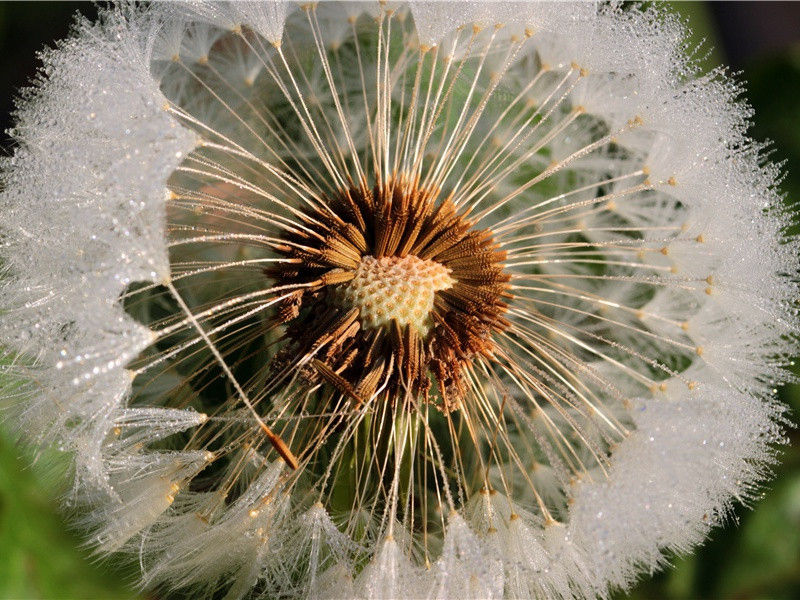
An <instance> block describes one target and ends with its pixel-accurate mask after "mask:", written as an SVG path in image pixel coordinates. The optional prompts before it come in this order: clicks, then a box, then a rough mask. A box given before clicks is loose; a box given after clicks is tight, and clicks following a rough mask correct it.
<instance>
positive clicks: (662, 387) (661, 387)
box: [658, 383, 667, 392]
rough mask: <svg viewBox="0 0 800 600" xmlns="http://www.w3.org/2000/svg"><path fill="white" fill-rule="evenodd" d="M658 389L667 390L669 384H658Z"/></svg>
mask: <svg viewBox="0 0 800 600" xmlns="http://www.w3.org/2000/svg"><path fill="white" fill-rule="evenodd" d="M658 389H660V390H661V391H662V392H666V391H667V384H666V383H662V384H661V385H659V386H658Z"/></svg>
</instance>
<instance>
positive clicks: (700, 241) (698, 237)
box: [694, 233, 706, 244]
mask: <svg viewBox="0 0 800 600" xmlns="http://www.w3.org/2000/svg"><path fill="white" fill-rule="evenodd" d="M694 241H696V242H697V243H698V244H702V243H703V242H705V241H706V238H704V237H703V234H702V233H701V234H700V235H698V236H697V237H696V238H694Z"/></svg>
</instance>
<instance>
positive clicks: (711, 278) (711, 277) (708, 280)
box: [706, 275, 714, 285]
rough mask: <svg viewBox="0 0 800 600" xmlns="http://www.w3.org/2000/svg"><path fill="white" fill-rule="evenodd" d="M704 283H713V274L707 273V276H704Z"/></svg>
mask: <svg viewBox="0 0 800 600" xmlns="http://www.w3.org/2000/svg"><path fill="white" fill-rule="evenodd" d="M706 283H707V284H708V285H714V276H713V275H709V276H708V277H706Z"/></svg>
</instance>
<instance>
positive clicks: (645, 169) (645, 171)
mask: <svg viewBox="0 0 800 600" xmlns="http://www.w3.org/2000/svg"><path fill="white" fill-rule="evenodd" d="M642 175H650V167H648V166H647V165H645V166H643V167H642Z"/></svg>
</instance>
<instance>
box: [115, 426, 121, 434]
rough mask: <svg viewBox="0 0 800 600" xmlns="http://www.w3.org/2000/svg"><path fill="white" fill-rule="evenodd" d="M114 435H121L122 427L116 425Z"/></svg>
mask: <svg viewBox="0 0 800 600" xmlns="http://www.w3.org/2000/svg"><path fill="white" fill-rule="evenodd" d="M113 432H114V435H120V434H121V433H122V428H121V427H114V429H113Z"/></svg>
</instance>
